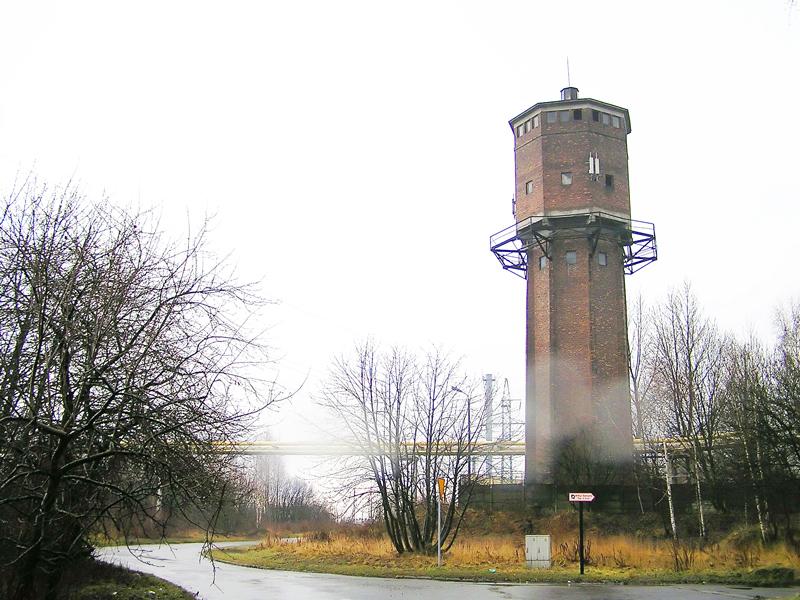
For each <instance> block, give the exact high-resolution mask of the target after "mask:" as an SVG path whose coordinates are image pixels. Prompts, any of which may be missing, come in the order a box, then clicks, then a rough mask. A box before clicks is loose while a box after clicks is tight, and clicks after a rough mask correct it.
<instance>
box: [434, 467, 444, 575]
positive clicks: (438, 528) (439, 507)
mask: <svg viewBox="0 0 800 600" xmlns="http://www.w3.org/2000/svg"><path fill="white" fill-rule="evenodd" d="M436 485H437V487H438V488H439V499H438V500H439V501H438V502H437V503H436V504H437V507H436V539H437V540H438V543H437V544H436V559H437V562H438V565H439V566H440V567H441V566H442V502H444V478H442V477H439V478H438V479H437V480H436Z"/></svg>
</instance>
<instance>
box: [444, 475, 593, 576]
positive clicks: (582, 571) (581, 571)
mask: <svg viewBox="0 0 800 600" xmlns="http://www.w3.org/2000/svg"><path fill="white" fill-rule="evenodd" d="M436 498H437V502H436V505H437V510H436V538H437V539H438V543H437V544H436V558H437V561H438V565H439V566H440V567H441V566H442V497H441V496H440V495H439V494H438V490H437V494H436ZM581 572H583V571H581Z"/></svg>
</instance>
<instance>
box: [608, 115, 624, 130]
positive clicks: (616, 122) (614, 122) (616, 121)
mask: <svg viewBox="0 0 800 600" xmlns="http://www.w3.org/2000/svg"><path fill="white" fill-rule="evenodd" d="M611 125H613V126H614V127H616V128H617V129H619V128H620V126H621V125H622V121H621V120H620V118H619V117H615V116H613V115H612V117H611Z"/></svg>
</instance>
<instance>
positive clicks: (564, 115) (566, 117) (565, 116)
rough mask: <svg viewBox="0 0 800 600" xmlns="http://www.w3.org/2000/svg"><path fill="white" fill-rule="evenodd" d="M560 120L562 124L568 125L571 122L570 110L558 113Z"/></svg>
mask: <svg viewBox="0 0 800 600" xmlns="http://www.w3.org/2000/svg"><path fill="white" fill-rule="evenodd" d="M558 120H559V121H561V122H562V123H566V122H567V121H569V111H568V110H560V111H558Z"/></svg>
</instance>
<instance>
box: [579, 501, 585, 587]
mask: <svg viewBox="0 0 800 600" xmlns="http://www.w3.org/2000/svg"><path fill="white" fill-rule="evenodd" d="M578 527H579V529H580V558H581V575H583V565H584V564H585V559H584V555H583V502H578Z"/></svg>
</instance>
